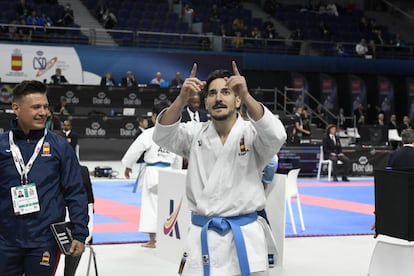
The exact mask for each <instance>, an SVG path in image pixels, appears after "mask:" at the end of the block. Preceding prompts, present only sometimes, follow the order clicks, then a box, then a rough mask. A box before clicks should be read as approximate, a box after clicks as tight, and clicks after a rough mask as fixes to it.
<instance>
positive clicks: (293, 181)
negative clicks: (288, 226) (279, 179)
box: [286, 169, 305, 234]
mask: <svg viewBox="0 0 414 276" xmlns="http://www.w3.org/2000/svg"><path fill="white" fill-rule="evenodd" d="M299 172H300V169H293V170H290V171H289V173H288V175H287V178H286V204H287V207H288V211H289V217H290V222H291V223H292V228H293V229H292V230H293V233H294V234H296V233H297V232H296V224H295V218H294V217H293V211H292V198H296V203H297V207H298V213H299V220H300V228H301V230H302V232H303V231H305V223H304V221H303V215H302V206H301V204H300V199H299V191H298V184H297V182H298V175H299Z"/></svg>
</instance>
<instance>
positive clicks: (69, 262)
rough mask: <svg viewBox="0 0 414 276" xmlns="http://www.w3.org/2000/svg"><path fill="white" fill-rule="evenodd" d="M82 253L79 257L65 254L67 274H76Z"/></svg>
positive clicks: (68, 275)
mask: <svg viewBox="0 0 414 276" xmlns="http://www.w3.org/2000/svg"><path fill="white" fill-rule="evenodd" d="M81 257H82V255H80V256H77V257H72V256H65V272H64V275H65V276H75V272H76V269H77V268H78V265H79V262H80V259H81Z"/></svg>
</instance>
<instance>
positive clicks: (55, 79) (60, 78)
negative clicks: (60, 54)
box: [50, 68, 69, 85]
mask: <svg viewBox="0 0 414 276" xmlns="http://www.w3.org/2000/svg"><path fill="white" fill-rule="evenodd" d="M50 78H51V79H52V84H55V85H59V84H69V82H68V80H67V79H66V78H65V76H64V75H62V70H61V69H60V68H56V71H55V74H54V75H52V76H51V77H50Z"/></svg>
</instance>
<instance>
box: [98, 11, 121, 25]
mask: <svg viewBox="0 0 414 276" xmlns="http://www.w3.org/2000/svg"><path fill="white" fill-rule="evenodd" d="M116 23H118V19H117V18H116V16H115V14H114V13H113V12H111V11H110V10H109V9H108V8H107V9H106V10H105V12H104V13H103V15H102V24H103V26H104V28H105V29H113V28H114V27H115V25H116Z"/></svg>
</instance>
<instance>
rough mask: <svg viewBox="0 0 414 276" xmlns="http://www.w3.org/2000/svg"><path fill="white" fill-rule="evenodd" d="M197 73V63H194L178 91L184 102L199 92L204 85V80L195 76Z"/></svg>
mask: <svg viewBox="0 0 414 276" xmlns="http://www.w3.org/2000/svg"><path fill="white" fill-rule="evenodd" d="M196 74H197V63H194V65H193V68H192V69H191V74H190V77H188V78H186V79H185V81H184V83H183V86H182V87H181V91H180V95H179V96H180V98H181V99H182V101H184V102H185V103H187V102H188V100H189V99H190V98H191V97H193V96H194V95H196V94H199V93H200V92H201V90H202V89H203V88H204V86H205V85H206V82H205V81H201V80H199V79H198V78H197V77H196Z"/></svg>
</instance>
